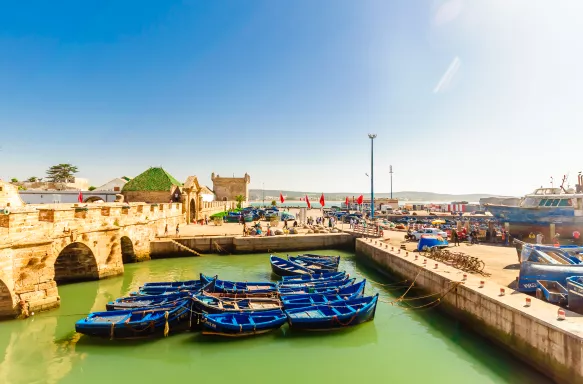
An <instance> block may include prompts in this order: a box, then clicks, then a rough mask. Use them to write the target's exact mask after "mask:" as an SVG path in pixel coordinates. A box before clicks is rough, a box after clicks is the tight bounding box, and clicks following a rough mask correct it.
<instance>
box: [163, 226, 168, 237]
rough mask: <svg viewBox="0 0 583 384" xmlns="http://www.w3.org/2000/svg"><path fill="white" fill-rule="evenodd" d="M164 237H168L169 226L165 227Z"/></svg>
mask: <svg viewBox="0 0 583 384" xmlns="http://www.w3.org/2000/svg"><path fill="white" fill-rule="evenodd" d="M164 236H168V224H166V226H165V227H164Z"/></svg>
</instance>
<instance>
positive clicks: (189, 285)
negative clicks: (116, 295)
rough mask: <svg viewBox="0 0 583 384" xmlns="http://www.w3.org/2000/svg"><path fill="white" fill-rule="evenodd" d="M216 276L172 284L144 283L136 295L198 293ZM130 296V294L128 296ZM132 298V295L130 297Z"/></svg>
mask: <svg viewBox="0 0 583 384" xmlns="http://www.w3.org/2000/svg"><path fill="white" fill-rule="evenodd" d="M213 279H216V276H214V277H209V276H207V277H206V279H205V280H202V279H200V280H188V281H174V282H156V283H146V284H144V285H143V286H142V287H140V290H139V291H138V295H166V294H169V293H176V292H180V291H193V292H198V291H200V290H201V289H202V288H203V287H204V286H205V285H207V284H209V283H211V282H212V281H213ZM130 295H131V294H130ZM132 296H133V295H132Z"/></svg>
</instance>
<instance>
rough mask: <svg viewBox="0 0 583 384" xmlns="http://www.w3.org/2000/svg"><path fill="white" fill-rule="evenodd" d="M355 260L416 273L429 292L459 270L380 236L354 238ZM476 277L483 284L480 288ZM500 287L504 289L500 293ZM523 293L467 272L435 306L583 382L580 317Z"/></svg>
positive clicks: (549, 372)
mask: <svg viewBox="0 0 583 384" xmlns="http://www.w3.org/2000/svg"><path fill="white" fill-rule="evenodd" d="M355 248H356V249H355V253H356V257H357V260H361V261H365V262H367V264H368V265H372V266H374V267H376V269H378V270H379V272H381V273H388V274H390V275H393V276H397V277H400V278H406V279H409V280H411V281H412V280H413V279H415V277H417V279H416V282H415V286H416V288H419V289H421V290H423V291H426V292H429V293H435V292H445V291H447V290H448V289H449V288H450V287H451V286H452V284H459V281H461V280H462V276H463V272H461V271H459V270H456V269H454V268H452V267H448V266H445V265H444V264H442V263H438V264H439V266H438V269H437V270H435V269H434V265H435V263H436V262H435V261H434V260H431V259H427V264H426V265H425V266H424V264H423V259H424V258H423V257H419V259H418V260H417V261H415V260H414V255H415V254H414V253H409V255H408V256H406V253H405V251H401V252H400V253H399V252H398V250H394V251H390V250H389V248H388V247H386V246H385V245H384V243H381V242H380V241H378V242H377V241H375V240H367V239H357V240H356V246H355ZM480 280H482V281H484V282H485V284H484V287H483V288H479V282H480ZM500 288H504V289H505V294H504V295H503V296H501V295H500ZM526 297H527V296H526V295H524V294H521V293H518V292H514V291H513V290H511V289H510V288H508V287H502V286H501V285H498V284H495V283H493V282H490V281H488V279H487V278H484V277H481V276H475V275H468V279H467V281H465V282H464V284H460V285H458V286H457V287H456V288H455V289H454V290H452V291H451V292H450V293H449V294H448V295H446V296H445V297H444V298H443V299H442V303H441V304H440V305H439V306H438V307H437V308H438V309H440V310H442V311H444V312H445V313H447V314H448V315H450V316H452V317H454V318H456V319H458V320H459V321H460V322H462V323H463V324H465V325H466V326H468V327H469V328H470V329H472V330H474V331H476V332H477V333H478V334H481V335H483V336H485V337H486V338H487V339H488V340H491V341H492V342H494V343H495V344H497V345H499V346H500V347H502V348H504V349H505V350H508V351H510V352H511V353H512V354H513V355H515V356H516V357H518V358H519V359H521V360H522V361H524V362H526V363H527V364H529V365H530V366H532V367H533V368H534V369H536V370H537V371H539V372H541V373H542V374H543V375H545V376H547V377H549V378H551V379H552V380H554V381H556V382H558V383H583V361H582V358H583V356H582V348H583V332H582V330H583V320H582V319H583V317H581V315H579V314H576V313H573V312H570V311H565V312H566V313H567V320H565V321H559V320H557V309H558V308H557V307H556V306H554V305H551V304H549V303H545V302H542V301H540V300H536V299H534V298H533V299H532V304H531V306H530V307H525V302H526Z"/></svg>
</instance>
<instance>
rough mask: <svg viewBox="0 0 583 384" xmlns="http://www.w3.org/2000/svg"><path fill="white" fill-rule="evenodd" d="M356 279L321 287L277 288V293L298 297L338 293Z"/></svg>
mask: <svg viewBox="0 0 583 384" xmlns="http://www.w3.org/2000/svg"><path fill="white" fill-rule="evenodd" d="M355 280H356V279H355V278H352V279H349V280H346V281H341V282H335V283H336V284H334V282H331V284H329V285H325V286H321V287H306V286H299V287H289V288H285V287H282V288H278V290H277V291H278V292H279V294H280V296H281V295H299V294H308V293H321V294H334V293H338V292H340V290H342V289H343V288H347V287H349V286H351V285H353V284H354V281H355Z"/></svg>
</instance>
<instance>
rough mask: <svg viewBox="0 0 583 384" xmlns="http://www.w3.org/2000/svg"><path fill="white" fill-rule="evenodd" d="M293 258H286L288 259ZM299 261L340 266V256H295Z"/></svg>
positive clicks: (306, 254)
mask: <svg viewBox="0 0 583 384" xmlns="http://www.w3.org/2000/svg"><path fill="white" fill-rule="evenodd" d="M290 257H294V256H288V259H290ZM295 257H297V258H298V259H300V260H306V261H311V262H313V263H320V264H326V265H334V266H338V265H339V264H340V256H324V255H315V254H310V253H304V254H302V255H298V256H295Z"/></svg>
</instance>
